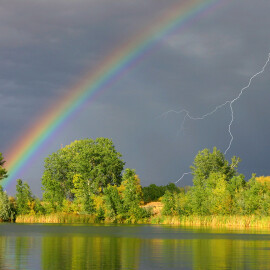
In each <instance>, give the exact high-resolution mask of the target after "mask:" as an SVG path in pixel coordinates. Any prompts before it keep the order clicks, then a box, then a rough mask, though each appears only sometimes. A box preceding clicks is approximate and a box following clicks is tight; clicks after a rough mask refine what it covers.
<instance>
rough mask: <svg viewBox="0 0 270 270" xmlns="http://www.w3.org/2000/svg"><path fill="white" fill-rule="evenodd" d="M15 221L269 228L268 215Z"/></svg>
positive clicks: (25, 218)
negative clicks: (135, 219)
mask: <svg viewBox="0 0 270 270" xmlns="http://www.w3.org/2000/svg"><path fill="white" fill-rule="evenodd" d="M16 223H70V224H71V223H85V224H87V223H88V224H90V223H131V224H134V223H138V224H167V225H169V224H170V225H183V226H210V227H234V228H270V217H261V216H254V215H251V216H162V215H155V216H152V217H150V218H148V219H142V220H138V221H134V220H128V221H125V220H119V221H117V220H113V221H112V220H104V221H99V220H97V218H96V216H94V215H79V214H66V213H56V214H51V215H40V216H35V215H21V216H17V218H16Z"/></svg>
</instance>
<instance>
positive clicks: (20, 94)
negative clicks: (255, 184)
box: [0, 0, 270, 192]
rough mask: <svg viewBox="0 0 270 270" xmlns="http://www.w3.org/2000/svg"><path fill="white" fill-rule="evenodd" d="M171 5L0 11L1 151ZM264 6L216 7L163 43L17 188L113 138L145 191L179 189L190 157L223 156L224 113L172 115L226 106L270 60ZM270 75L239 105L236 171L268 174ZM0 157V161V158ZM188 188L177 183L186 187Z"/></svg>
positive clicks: (71, 127)
mask: <svg viewBox="0 0 270 270" xmlns="http://www.w3.org/2000/svg"><path fill="white" fill-rule="evenodd" d="M175 2H177V1H154V0H151V1H142V0H138V1H127V0H125V1H124V0H123V1H109V0H98V1H86V0H84V1H83V0H79V1H69V0H54V1H51V0H49V1H48V0H46V1H45V0H44V1H34V0H31V1H30V0H25V1H18V0H17V1H13V0H8V1H1V5H0V41H1V42H0V124H1V133H0V151H4V150H6V149H8V148H9V147H10V146H11V144H12V142H13V141H14V140H15V139H16V137H17V136H18V135H19V134H20V132H21V131H23V130H24V129H25V128H26V127H27V126H29V125H30V124H31V123H32V122H33V120H34V119H35V118H36V117H37V116H38V115H40V114H41V113H42V112H43V111H46V108H47V107H48V106H49V105H50V104H51V103H52V102H54V101H55V100H56V99H57V98H60V97H61V96H63V95H64V94H65V93H66V92H67V91H68V90H69V88H70V86H71V85H73V84H74V83H76V82H77V81H78V80H79V79H80V78H81V76H82V75H83V74H84V73H85V72H86V71H88V70H91V69H95V67H96V66H97V65H98V63H99V62H100V61H102V60H103V59H104V58H105V57H106V56H107V55H109V54H110V52H111V51H113V50H114V49H115V48H118V47H119V46H121V44H123V43H124V42H125V41H126V40H128V39H129V38H130V37H132V36H134V35H136V33H138V32H139V31H140V29H144V28H145V26H146V25H148V24H149V23H151V22H152V21H153V20H154V18H155V17H158V16H159V15H160V14H162V12H164V10H165V9H166V8H168V7H169V6H170V5H172V4H173V3H175ZM269 8H270V3H269V1H260V2H258V3H257V2H256V5H254V1H251V0H248V1H247V0H237V1H231V2H228V3H223V4H222V6H220V7H219V8H216V9H215V10H213V11H210V12H208V13H206V14H205V15H202V16H201V17H198V18H196V20H195V21H194V22H193V23H192V24H190V25H188V26H187V27H185V28H183V29H180V30H179V31H175V32H173V33H171V34H169V35H168V36H166V37H165V38H164V40H162V41H161V42H160V43H159V46H158V47H156V48H155V50H153V51H152V52H151V53H150V54H149V55H148V56H147V57H145V58H144V59H143V61H141V62H140V63H139V64H137V65H136V66H135V67H134V68H133V69H132V70H131V71H130V72H129V73H127V74H126V75H125V76H124V77H122V78H121V80H120V81H118V82H116V84H114V85H113V86H112V87H111V89H110V90H109V91H106V92H105V93H104V94H103V95H102V96H101V97H99V98H98V99H96V100H95V101H94V102H92V103H90V104H89V106H87V108H86V109H84V110H83V111H81V112H79V113H78V114H76V116H75V117H73V118H72V119H71V120H70V121H69V122H68V124H67V125H66V126H65V127H64V128H63V130H62V132H59V133H58V134H57V135H56V136H55V137H54V139H53V140H52V142H51V143H50V146H49V147H48V148H47V149H46V150H44V151H43V152H42V153H40V156H39V158H37V159H36V160H35V161H34V162H33V164H31V166H30V169H29V170H27V171H26V172H24V174H23V175H21V177H22V178H23V179H25V180H27V181H29V182H30V184H31V186H33V189H34V191H35V192H38V190H39V189H40V181H39V179H40V176H41V174H42V164H43V158H44V157H45V156H46V155H48V154H49V153H51V152H52V151H55V150H56V149H58V148H59V146H60V145H61V144H62V143H63V144H68V143H70V141H72V140H74V139H79V138H85V137H93V138H95V137H97V136H104V137H109V138H112V139H113V141H114V142H115V144H116V146H117V149H119V151H120V152H122V153H123V155H124V159H125V160H126V161H127V166H129V167H132V168H135V169H137V171H138V173H139V175H140V176H141V178H142V184H144V185H147V184H149V183H151V182H154V183H157V184H166V183H167V182H168V181H172V180H177V179H178V177H179V176H181V174H182V173H183V172H185V171H186V170H188V167H189V165H190V164H191V162H192V159H193V157H194V155H195V154H196V153H197V151H198V150H200V149H203V148H205V147H210V148H212V147H213V146H215V145H216V146H217V147H219V148H220V149H221V150H225V149H226V146H227V145H228V142H229V139H230V138H229V135H228V132H227V127H228V123H229V121H230V114H229V110H228V108H224V109H223V110H221V111H219V112H218V113H217V114H216V115H214V116H212V117H210V118H209V119H206V120H205V121H202V122H190V121H188V122H186V124H185V129H184V130H181V132H179V129H180V126H181V121H182V120H183V116H181V115H173V114H169V115H167V117H160V116H161V115H162V114H163V113H164V112H166V111H168V110H171V109H173V110H180V109H183V108H185V109H187V110H189V111H190V112H191V113H192V114H194V115H195V116H197V115H200V114H204V113H206V112H208V111H209V110H211V109H213V108H214V107H215V106H216V105H219V104H221V103H223V102H224V101H225V100H228V99H232V98H234V97H235V96H236V95H237V93H238V92H239V90H240V89H241V88H242V87H244V86H245V85H246V84H247V83H248V80H249V78H250V76H252V75H253V74H254V73H256V72H258V71H259V70H260V69H261V67H262V66H263V64H264V62H265V60H266V57H267V54H268V52H269V50H270V35H269V30H268V29H269V26H270V18H269V16H268V13H269V12H268V11H269ZM269 72H270V69H269V68H267V69H266V71H265V73H264V74H263V76H260V77H258V78H256V80H254V82H253V83H252V85H251V88H250V89H249V90H248V91H247V92H246V93H245V95H244V96H243V98H241V100H240V101H239V102H237V104H235V122H234V124H233V134H234V137H235V140H234V143H233V145H232V149H231V150H230V152H229V153H228V158H229V157H230V155H234V154H235V155H239V156H241V158H242V159H243V162H242V166H241V171H243V172H245V173H247V174H250V173H251V172H252V171H255V172H256V171H257V172H258V174H269V173H270V172H269V171H268V161H267V160H268V159H269V153H268V151H267V149H269V148H268V141H267V138H268V137H269V133H270V123H268V119H269V116H270V110H269V109H268V100H269V96H270V91H269V90H268V89H269V87H268V85H269V82H270V79H269V78H270V76H269ZM1 149H4V150H1ZM190 183H191V182H190V179H188V178H187V179H186V180H184V182H183V185H184V184H190Z"/></svg>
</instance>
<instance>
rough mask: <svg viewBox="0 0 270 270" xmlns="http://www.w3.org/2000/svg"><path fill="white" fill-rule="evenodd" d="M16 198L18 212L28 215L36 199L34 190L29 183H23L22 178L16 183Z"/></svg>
mask: <svg viewBox="0 0 270 270" xmlns="http://www.w3.org/2000/svg"><path fill="white" fill-rule="evenodd" d="M16 199H17V214H18V215H26V214H29V213H30V211H31V206H32V203H33V201H34V199H33V197H32V192H31V190H30V187H29V185H28V184H27V183H23V181H22V180H21V179H18V180H17V185H16Z"/></svg>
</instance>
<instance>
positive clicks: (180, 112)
mask: <svg viewBox="0 0 270 270" xmlns="http://www.w3.org/2000/svg"><path fill="white" fill-rule="evenodd" d="M269 61H270V53H269V54H268V57H267V60H266V62H265V64H264V66H263V67H262V69H261V70H260V71H259V72H257V73H255V74H254V75H253V76H251V77H250V79H249V82H248V84H247V85H246V86H245V87H243V88H242V89H241V90H240V92H239V94H238V95H237V96H236V97H235V98H234V99H232V100H227V101H225V102H224V103H223V104H220V105H218V106H216V107H215V108H214V109H213V110H212V111H210V112H207V113H206V114H204V115H202V116H199V117H194V116H192V115H191V114H190V112H189V111H188V110H186V109H183V110H180V111H175V110H170V111H168V112H165V113H163V114H162V115H163V116H166V115H168V114H169V113H176V114H184V119H183V121H182V124H181V129H183V128H184V125H185V122H186V121H187V120H193V121H197V120H204V119H205V118H207V117H209V116H211V115H213V114H214V113H216V112H217V111H218V110H219V109H221V108H223V107H225V106H226V105H228V104H229V107H230V112H231V120H230V123H229V125H228V133H229V135H230V141H229V144H228V146H227V148H226V150H225V152H224V154H225V155H226V154H227V152H228V151H229V150H230V148H231V146H232V143H233V140H234V137H233V134H232V124H233V122H234V110H233V104H234V103H235V102H237V101H238V100H239V99H240V98H241V96H242V95H243V94H244V92H245V91H246V90H247V89H248V88H249V87H250V85H251V83H252V81H253V80H254V79H255V78H256V77H258V76H259V75H261V74H262V73H264V71H265V68H266V67H267V65H268V63H269ZM189 174H192V172H185V173H183V175H182V176H181V177H180V178H179V179H178V180H177V181H175V184H176V183H178V182H179V181H181V180H182V179H183V178H184V177H185V176H186V175H189Z"/></svg>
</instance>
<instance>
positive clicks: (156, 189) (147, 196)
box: [142, 183, 180, 203]
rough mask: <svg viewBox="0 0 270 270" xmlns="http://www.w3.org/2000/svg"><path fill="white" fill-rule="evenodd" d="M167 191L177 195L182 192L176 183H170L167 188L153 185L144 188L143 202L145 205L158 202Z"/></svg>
mask: <svg viewBox="0 0 270 270" xmlns="http://www.w3.org/2000/svg"><path fill="white" fill-rule="evenodd" d="M166 190H168V191H170V192H176V193H179V192H180V189H179V188H178V187H177V186H176V185H175V184H174V183H170V184H168V185H166V186H157V185H155V184H151V185H149V186H148V187H143V188H142V193H143V200H144V202H145V203H149V202H154V201H158V200H159V198H161V197H162V196H163V195H164V194H165V192H166Z"/></svg>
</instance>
